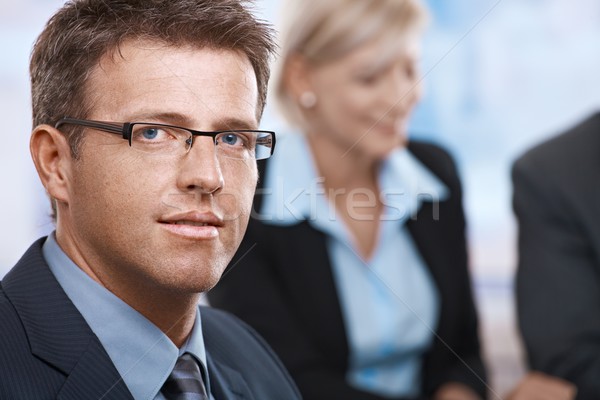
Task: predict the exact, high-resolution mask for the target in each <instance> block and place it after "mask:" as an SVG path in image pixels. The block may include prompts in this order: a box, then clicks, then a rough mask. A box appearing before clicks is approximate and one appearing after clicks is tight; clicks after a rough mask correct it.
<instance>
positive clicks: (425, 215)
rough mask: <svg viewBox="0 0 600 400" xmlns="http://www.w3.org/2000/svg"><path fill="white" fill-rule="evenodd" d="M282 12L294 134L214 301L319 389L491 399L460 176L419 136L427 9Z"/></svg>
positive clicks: (364, 395)
mask: <svg viewBox="0 0 600 400" xmlns="http://www.w3.org/2000/svg"><path fill="white" fill-rule="evenodd" d="M285 9H286V10H287V11H288V12H289V15H288V18H287V19H285V20H284V23H283V30H282V44H281V46H282V47H281V60H280V61H281V65H280V71H279V74H278V76H277V79H276V81H275V82H274V90H275V93H276V96H277V98H278V101H279V103H280V105H281V106H282V111H283V114H284V115H285V116H286V117H287V118H288V120H289V121H290V122H291V123H293V124H294V126H295V127H296V128H297V129H296V130H297V132H295V133H294V134H290V135H286V136H285V137H284V138H283V139H281V140H280V141H279V142H278V144H277V146H278V149H277V154H276V155H275V157H274V158H273V159H272V160H270V161H269V164H268V165H266V166H264V168H263V169H264V171H263V172H264V174H263V175H262V181H261V183H260V187H259V189H258V191H257V197H256V199H255V209H254V210H255V215H254V216H253V218H252V220H251V222H250V226H249V228H248V232H247V235H246V238H245V240H244V243H243V245H242V247H241V248H240V251H239V252H238V256H237V257H236V259H234V261H233V262H232V264H231V269H230V271H229V273H227V274H226V276H225V277H224V278H223V280H222V281H221V283H220V284H219V285H218V286H217V287H216V288H215V289H214V290H213V291H212V292H210V294H209V299H210V301H211V303H212V304H213V305H215V306H217V307H222V308H225V309H228V310H230V311H231V312H233V313H235V314H237V315H238V316H239V317H241V318H242V319H244V320H245V321H247V322H248V323H249V324H250V325H252V326H253V327H254V328H256V329H257V330H258V332H259V333H261V334H262V335H263V336H264V337H265V338H266V340H267V341H268V342H269V344H270V345H271V346H272V347H273V349H275V351H276V352H277V353H278V354H279V356H280V357H281V359H282V361H283V363H284V364H285V365H286V366H287V368H288V369H289V371H290V372H291V374H292V376H293V377H294V379H295V380H296V383H297V384H298V386H299V388H300V390H301V392H302V394H303V396H304V398H305V399H307V400H312V399H327V400H331V399H342V400H363V399H364V400H375V399H417V398H428V399H435V400H451V399H452V400H470V399H482V398H484V397H485V387H486V386H485V379H486V377H485V371H484V367H483V363H482V361H481V357H480V352H479V339H478V335H477V315H476V311H475V307H474V303H473V299H472V295H471V284H470V279H469V274H468V270H467V252H466V244H465V232H464V229H465V222H464V216H463V210H462V205H461V203H462V199H461V187H460V182H459V178H458V175H457V172H456V169H455V166H454V164H453V162H452V160H451V158H450V157H449V156H448V154H447V153H446V152H445V151H443V150H442V149H440V148H439V147H436V146H434V145H431V144H425V143H419V142H416V141H415V142H413V141H411V140H409V139H408V135H407V125H408V120H409V118H410V115H411V112H412V110H413V107H414V106H415V104H416V102H417V101H418V99H419V97H420V76H419V73H418V69H417V61H418V58H419V39H420V34H421V30H422V27H423V23H424V20H425V19H426V14H425V11H424V10H423V8H422V6H421V4H420V3H419V1H418V0H377V1H357V0H328V1H322V0H297V1H294V2H291V3H289V4H286V6H285ZM258 367H259V366H257V368H258Z"/></svg>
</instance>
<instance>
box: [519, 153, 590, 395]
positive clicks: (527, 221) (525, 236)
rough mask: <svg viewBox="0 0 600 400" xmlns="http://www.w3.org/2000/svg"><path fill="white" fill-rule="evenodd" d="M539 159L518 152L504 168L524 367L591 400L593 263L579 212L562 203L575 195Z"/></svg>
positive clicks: (574, 207)
mask: <svg viewBox="0 0 600 400" xmlns="http://www.w3.org/2000/svg"><path fill="white" fill-rule="evenodd" d="M539 160H540V159H539V157H538V158H532V157H531V156H529V157H528V156H525V157H523V158H521V159H520V160H519V161H517V162H516V163H515V166H514V167H513V172H512V178H513V184H514V197H513V205H514V210H515V214H516V216H517V219H518V223H519V239H518V248H519V264H518V271H517V278H516V294H517V307H518V318H519V325H520V329H521V334H522V336H523V339H524V344H525V347H526V350H527V355H528V361H529V365H530V367H531V368H532V369H534V370H540V371H543V372H545V373H547V374H550V375H554V376H558V377H561V378H563V379H567V380H569V381H571V382H573V383H574V384H575V385H576V386H577V387H578V396H577V398H578V399H599V398H600V379H599V377H600V317H599V314H598V313H599V312H600V285H599V276H598V273H599V272H598V260H597V259H595V257H594V252H593V249H592V245H591V242H590V240H591V239H590V238H589V236H588V234H587V233H586V230H585V222H584V221H583V220H582V218H581V216H582V214H580V211H579V210H577V207H576V206H574V203H573V202H572V201H569V200H568V199H569V196H573V195H575V196H577V194H574V193H569V190H568V189H565V187H564V183H565V182H564V181H560V180H559V179H558V178H557V174H556V173H552V172H549V171H548V170H547V168H546V167H542V165H546V164H545V163H542V164H540V161H539ZM560 182H562V184H560ZM595 217H597V215H596V216H595Z"/></svg>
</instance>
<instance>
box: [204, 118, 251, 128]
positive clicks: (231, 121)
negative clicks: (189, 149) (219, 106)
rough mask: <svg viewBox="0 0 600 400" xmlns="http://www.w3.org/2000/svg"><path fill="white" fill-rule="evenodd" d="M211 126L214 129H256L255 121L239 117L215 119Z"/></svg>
mask: <svg viewBox="0 0 600 400" xmlns="http://www.w3.org/2000/svg"><path fill="white" fill-rule="evenodd" d="M213 128H215V130H223V129H257V123H256V121H254V120H252V121H250V120H245V119H241V118H225V119H221V120H219V121H217V122H216V123H215V124H214V126H213Z"/></svg>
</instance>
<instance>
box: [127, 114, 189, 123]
mask: <svg viewBox="0 0 600 400" xmlns="http://www.w3.org/2000/svg"><path fill="white" fill-rule="evenodd" d="M132 118H133V119H134V120H131V122H156V123H158V122H160V123H165V124H173V125H181V126H186V125H188V124H189V123H190V122H191V121H190V118H188V117H186V116H185V115H183V114H181V113H178V112H144V113H140V114H134V116H133V117H132Z"/></svg>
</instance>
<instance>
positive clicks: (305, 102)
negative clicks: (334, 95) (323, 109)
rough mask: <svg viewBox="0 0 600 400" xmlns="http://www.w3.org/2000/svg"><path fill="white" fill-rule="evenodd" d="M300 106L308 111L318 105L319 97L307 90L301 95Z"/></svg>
mask: <svg viewBox="0 0 600 400" xmlns="http://www.w3.org/2000/svg"><path fill="white" fill-rule="evenodd" d="M299 100H300V105H301V106H302V107H304V108H306V109H309V108H313V107H314V106H315V105H316V104H317V95H316V94H315V93H314V92H311V91H309V90H307V91H306V92H302V94H301V95H300V99H299Z"/></svg>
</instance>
